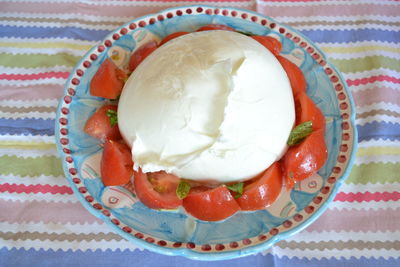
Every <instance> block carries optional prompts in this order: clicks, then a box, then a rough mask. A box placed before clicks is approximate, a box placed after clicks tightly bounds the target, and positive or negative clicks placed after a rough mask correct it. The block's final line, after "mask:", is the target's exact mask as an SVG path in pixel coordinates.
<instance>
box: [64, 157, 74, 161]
mask: <svg viewBox="0 0 400 267" xmlns="http://www.w3.org/2000/svg"><path fill="white" fill-rule="evenodd" d="M65 161H66V162H68V163H72V162H74V160H73V159H72V157H70V156H68V157H66V158H65Z"/></svg>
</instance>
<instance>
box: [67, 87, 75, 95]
mask: <svg viewBox="0 0 400 267" xmlns="http://www.w3.org/2000/svg"><path fill="white" fill-rule="evenodd" d="M67 91H68V94H70V95H75V90H74V89H72V88H68V90H67Z"/></svg>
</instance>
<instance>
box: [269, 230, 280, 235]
mask: <svg viewBox="0 0 400 267" xmlns="http://www.w3.org/2000/svg"><path fill="white" fill-rule="evenodd" d="M269 233H270V234H271V235H277V234H279V229H278V228H272V229H271V230H270V231H269Z"/></svg>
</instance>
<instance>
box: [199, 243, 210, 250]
mask: <svg viewBox="0 0 400 267" xmlns="http://www.w3.org/2000/svg"><path fill="white" fill-rule="evenodd" d="M201 250H204V251H209V250H211V246H210V245H208V244H205V245H202V246H201Z"/></svg>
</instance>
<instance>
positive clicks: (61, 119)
mask: <svg viewBox="0 0 400 267" xmlns="http://www.w3.org/2000/svg"><path fill="white" fill-rule="evenodd" d="M58 121H59V122H60V123H61V125H67V124H68V120H67V119H66V118H60V119H59V120H58Z"/></svg>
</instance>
